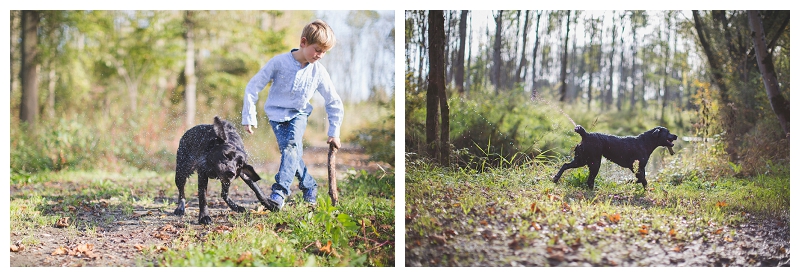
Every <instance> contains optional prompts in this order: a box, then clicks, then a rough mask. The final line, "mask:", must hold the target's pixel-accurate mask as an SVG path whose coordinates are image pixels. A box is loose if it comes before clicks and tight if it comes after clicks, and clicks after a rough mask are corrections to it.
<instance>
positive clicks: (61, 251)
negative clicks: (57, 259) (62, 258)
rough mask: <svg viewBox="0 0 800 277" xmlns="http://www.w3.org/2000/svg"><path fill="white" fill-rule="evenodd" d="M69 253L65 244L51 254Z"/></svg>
mask: <svg viewBox="0 0 800 277" xmlns="http://www.w3.org/2000/svg"><path fill="white" fill-rule="evenodd" d="M67 253H68V252H67V249H66V248H64V247H63V246H59V247H58V248H56V250H55V251H53V253H50V256H57V255H66V254H67Z"/></svg>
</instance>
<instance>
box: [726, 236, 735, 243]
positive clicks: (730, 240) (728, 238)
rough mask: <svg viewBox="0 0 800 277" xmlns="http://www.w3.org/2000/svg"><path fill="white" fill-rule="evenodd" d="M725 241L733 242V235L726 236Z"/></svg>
mask: <svg viewBox="0 0 800 277" xmlns="http://www.w3.org/2000/svg"><path fill="white" fill-rule="evenodd" d="M725 241H727V242H733V239H732V238H731V237H729V236H725Z"/></svg>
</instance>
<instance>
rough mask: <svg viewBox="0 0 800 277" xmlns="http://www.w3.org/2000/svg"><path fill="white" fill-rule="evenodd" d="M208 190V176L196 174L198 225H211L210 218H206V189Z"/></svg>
mask: <svg viewBox="0 0 800 277" xmlns="http://www.w3.org/2000/svg"><path fill="white" fill-rule="evenodd" d="M207 188H208V176H206V175H205V174H203V173H198V174H197V198H198V199H199V202H200V203H199V205H198V206H200V215H199V216H198V217H199V220H198V222H199V223H200V224H209V223H211V217H210V216H208V208H207V207H206V189H207Z"/></svg>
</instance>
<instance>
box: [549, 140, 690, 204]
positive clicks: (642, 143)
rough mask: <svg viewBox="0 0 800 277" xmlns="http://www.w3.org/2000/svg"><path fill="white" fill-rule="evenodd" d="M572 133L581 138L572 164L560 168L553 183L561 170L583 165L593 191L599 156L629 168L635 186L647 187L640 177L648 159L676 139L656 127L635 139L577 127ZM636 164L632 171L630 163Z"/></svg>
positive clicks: (562, 171) (643, 179) (559, 176)
mask: <svg viewBox="0 0 800 277" xmlns="http://www.w3.org/2000/svg"><path fill="white" fill-rule="evenodd" d="M575 132H576V133H578V134H580V135H581V142H580V143H579V144H578V145H577V146H575V158H574V159H572V162H570V163H566V164H564V165H563V166H561V170H559V171H558V174H556V176H555V177H553V182H554V183H557V182H558V180H559V179H561V174H562V173H564V170H567V169H570V168H578V167H582V166H585V165H588V166H589V179H588V181H587V182H588V184H589V188H592V189H594V178H595V177H597V172H598V171H599V170H600V161H601V160H602V159H603V157H606V159H608V160H610V161H612V162H614V163H615V164H618V165H620V166H622V167H624V168H627V169H630V170H631V171H633V173H634V174H636V179H637V181H636V182H637V183H641V184H642V186H643V187H645V188H646V187H647V180H646V179H645V178H644V168H645V166H646V165H647V161H648V160H649V159H650V154H652V153H653V150H655V149H656V148H658V147H659V146H664V147H667V148H668V149H669V153H670V154H672V155H674V154H675V152H673V151H672V146H674V144H673V143H672V142H673V141H675V140H676V139H678V136H676V135H673V134H671V133H670V132H669V130H667V128H664V127H656V128H653V129H652V130H650V131H647V132H644V133H641V134H639V135H638V136H635V137H618V136H613V135H606V134H601V133H587V132H586V130H585V129H583V127H581V125H578V126H576V127H575ZM637 161H638V164H639V165H638V168H637V169H634V168H633V167H634V164H635V163H636V162H637Z"/></svg>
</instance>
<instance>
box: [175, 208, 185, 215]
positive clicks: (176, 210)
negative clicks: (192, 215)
mask: <svg viewBox="0 0 800 277" xmlns="http://www.w3.org/2000/svg"><path fill="white" fill-rule="evenodd" d="M184 214H186V211H185V210H184V209H183V207H178V208H177V209H175V215H178V216H183V215H184Z"/></svg>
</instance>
